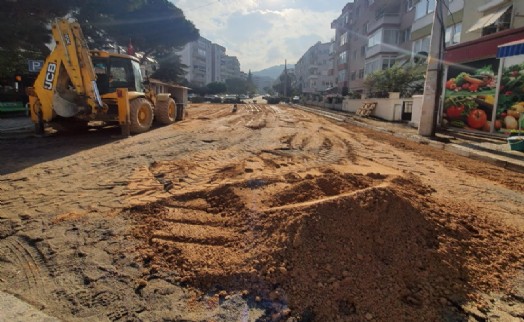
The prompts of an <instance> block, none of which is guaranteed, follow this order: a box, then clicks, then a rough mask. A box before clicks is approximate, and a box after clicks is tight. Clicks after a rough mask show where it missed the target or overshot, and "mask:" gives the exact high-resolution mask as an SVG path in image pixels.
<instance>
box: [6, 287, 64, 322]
mask: <svg viewBox="0 0 524 322" xmlns="http://www.w3.org/2000/svg"><path fill="white" fill-rule="evenodd" d="M7 321H9V322H25V321H33V322H59V321H60V320H59V319H57V318H54V317H51V316H49V315H47V314H45V313H43V312H42V311H40V310H39V309H38V308H36V307H34V306H32V305H30V304H28V303H26V302H24V301H23V300H20V299H19V298H17V297H15V296H14V295H11V294H8V293H4V292H2V291H0V322H7Z"/></svg>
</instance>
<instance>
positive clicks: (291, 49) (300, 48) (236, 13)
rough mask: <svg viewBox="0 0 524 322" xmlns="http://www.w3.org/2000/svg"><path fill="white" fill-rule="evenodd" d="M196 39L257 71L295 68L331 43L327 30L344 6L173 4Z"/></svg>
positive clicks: (279, 1)
mask: <svg viewBox="0 0 524 322" xmlns="http://www.w3.org/2000/svg"><path fill="white" fill-rule="evenodd" d="M172 1H173V3H174V4H175V5H176V6H178V7H179V8H181V9H182V10H183V11H184V14H185V15H186V17H187V18H188V19H189V20H191V21H193V23H194V24H195V26H196V27H197V28H198V29H199V30H200V34H201V35H202V36H203V37H205V38H207V39H209V40H211V41H212V42H215V43H217V44H220V45H222V46H224V47H226V50H227V54H228V55H232V56H237V57H238V59H239V61H240V64H241V68H242V70H244V71H247V70H249V69H251V70H253V71H256V70H260V69H263V68H266V67H270V66H273V65H277V64H283V63H284V59H287V61H288V63H295V62H296V61H297V60H298V59H299V58H300V57H301V56H302V54H304V52H305V51H306V50H307V49H308V48H309V47H311V46H312V45H314V44H315V43H316V42H317V41H322V42H326V41H329V40H330V39H331V38H333V37H334V30H332V29H331V27H330V24H331V21H333V19H335V18H336V17H338V16H339V15H340V13H341V10H342V8H343V6H344V5H345V3H347V1H341V0H330V1H311V0H265V1H262V0H261V1H256V0H217V1H211V0H198V1H197V0H172Z"/></svg>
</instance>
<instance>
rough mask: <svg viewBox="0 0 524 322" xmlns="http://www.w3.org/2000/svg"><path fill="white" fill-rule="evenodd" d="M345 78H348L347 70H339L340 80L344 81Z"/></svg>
mask: <svg viewBox="0 0 524 322" xmlns="http://www.w3.org/2000/svg"><path fill="white" fill-rule="evenodd" d="M345 80H346V70H345V69H343V70H339V71H338V81H339V82H343V81H345Z"/></svg>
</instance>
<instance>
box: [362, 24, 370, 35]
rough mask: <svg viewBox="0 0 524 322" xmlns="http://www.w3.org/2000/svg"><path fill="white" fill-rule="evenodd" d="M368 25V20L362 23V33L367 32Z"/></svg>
mask: <svg viewBox="0 0 524 322" xmlns="http://www.w3.org/2000/svg"><path fill="white" fill-rule="evenodd" d="M368 25H369V22H366V23H365V24H364V26H363V27H362V31H363V32H364V33H367V32H368Z"/></svg>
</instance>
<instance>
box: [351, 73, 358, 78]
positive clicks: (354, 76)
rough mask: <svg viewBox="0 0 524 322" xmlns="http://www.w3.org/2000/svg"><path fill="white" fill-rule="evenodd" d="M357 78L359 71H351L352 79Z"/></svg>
mask: <svg viewBox="0 0 524 322" xmlns="http://www.w3.org/2000/svg"><path fill="white" fill-rule="evenodd" d="M355 79H357V72H351V80H355Z"/></svg>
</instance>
